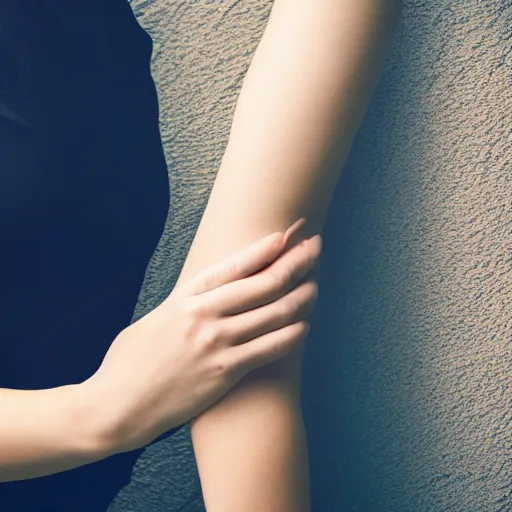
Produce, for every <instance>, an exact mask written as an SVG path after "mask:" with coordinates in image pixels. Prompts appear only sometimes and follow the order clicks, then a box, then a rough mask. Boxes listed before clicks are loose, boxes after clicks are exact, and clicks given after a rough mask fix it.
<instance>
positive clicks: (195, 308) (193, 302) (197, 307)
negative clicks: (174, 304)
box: [185, 296, 207, 319]
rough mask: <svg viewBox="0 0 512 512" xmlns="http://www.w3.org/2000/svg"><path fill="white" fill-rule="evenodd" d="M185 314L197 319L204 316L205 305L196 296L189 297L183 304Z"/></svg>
mask: <svg viewBox="0 0 512 512" xmlns="http://www.w3.org/2000/svg"><path fill="white" fill-rule="evenodd" d="M185 313H186V314H187V316H188V317H190V318H193V319H199V318H202V317H204V316H206V313H207V311H206V305H205V304H204V302H203V301H202V300H201V299H200V298H199V297H197V296H194V297H190V298H189V299H188V300H187V301H186V304H185Z"/></svg>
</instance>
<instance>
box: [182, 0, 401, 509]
mask: <svg viewBox="0 0 512 512" xmlns="http://www.w3.org/2000/svg"><path fill="white" fill-rule="evenodd" d="M399 11H400V2H398V1H391V0H387V1H385V0H359V1H358V2H354V1H353V0H315V1H314V2H313V1H311V0H275V2H274V6H273V11H272V14H271V17H270V20H269V23H268V25H267V28H266V30H265V33H264V35H263V38H262V40H261V43H260V45H259V46H258V48H257V50H256V52H255V55H254V57H253V60H252V62H251V66H250V68H249V71H248V73H247V75H246V77H245V81H244V84H243V87H242V90H241V93H240V97H239V100H238V103H237V107H236V110H235V115H234V119H233V124H232V129H231V134H230V138H229V143H228V147H227V149H226V152H225V155H224V158H223V160H222V164H221V167H220V169H219V172H218V175H217V178H216V181H215V184H214V187H213V190H212V193H211V196H210V199H209V202H208V205H207V208H206V210H205V213H204V215H203V218H202V220H201V223H200V226H199V228H198V232H197V234H196V237H195V239H194V242H193V244H192V247H191V249H190V252H189V255H188V257H187V260H186V262H185V265H184V268H183V270H182V273H181V275H180V279H179V282H181V281H186V280H187V279H189V278H190V277H192V276H193V275H195V274H196V273H198V272H199V271H201V270H203V269H204V268H206V267H207V266H209V265H210V264H212V263H214V262H216V261H219V260H220V259H222V258H224V257H225V256H227V255H229V254H232V253H234V252H235V251H237V250H239V249H241V248H242V247H244V246H245V245H248V244H250V243H252V242H254V241H255V240H257V239H258V238H260V237H262V236H265V235H267V234H269V233H272V232H274V231H276V230H285V229H286V228H287V226H289V225H290V224H291V223H292V222H293V221H295V220H296V219H297V218H299V217H303V216H304V217H306V218H307V219H308V221H309V233H308V234H313V233H315V232H320V231H321V229H322V226H323V223H324V220H325V216H326V213H327V210H328V207H329V203H330V200H331V196H332V193H333V191H334V188H335V185H336V182H337V180H338V177H339V172H340V170H341V167H342V165H343V162H344V160H345V158H346V156H347V153H348V151H349V149H350V145H351V143H352V140H353V138H354V136H355V133H356V131H357V128H358V126H359V124H360V121H361V119H362V117H363V115H364V112H365V110H366V107H367V104H368V102H369V99H370V96H371V94H372V92H373V90H374V88H375V85H376V83H377V79H378V77H379V75H380V72H381V69H382V65H383V62H384V57H385V55H386V51H387V48H388V47H389V42H390V40H391V38H392V34H393V31H394V28H395V25H396V21H397V19H398V16H399ZM300 367H301V354H300V353H298V352H297V353H295V354H292V355H290V356H289V357H287V358H284V359H282V360H281V361H278V362H276V363H274V364H272V365H269V366H267V367H264V368H261V369H259V370H257V371H255V372H253V373H252V374H250V375H248V376H247V377H246V378H245V379H243V380H242V381H241V382H240V383H239V384H238V385H237V386H236V387H235V388H234V389H233V390H232V391H231V392H230V393H229V394H228V395H227V396H226V397H225V398H224V399H223V400H222V401H220V402H219V403H217V404H216V405H215V406H213V407H212V408H210V409H209V410H208V411H206V412H204V413H203V414H201V415H200V416H199V417H197V418H196V419H195V421H194V422H193V423H192V439H193V443H194V450H195V453H196V459H197V463H198V468H199V473H200V477H201V484H202V488H203V493H204V498H205V503H206V506H207V509H208V511H209V512H231V511H233V512H234V511H237V512H243V511H246V510H247V511H249V510H250V511H251V512H257V511H260V510H261V511H265V512H273V511H275V512H277V511H279V512H287V511H289V512H292V511H293V512H306V511H308V510H309V502H308V501H309V494H308V493H309V487H308V481H307V478H308V468H307V447H306V442H305V436H304V430H303V425H302V418H301V413H300V405H299V404H300V401H299V390H300Z"/></svg>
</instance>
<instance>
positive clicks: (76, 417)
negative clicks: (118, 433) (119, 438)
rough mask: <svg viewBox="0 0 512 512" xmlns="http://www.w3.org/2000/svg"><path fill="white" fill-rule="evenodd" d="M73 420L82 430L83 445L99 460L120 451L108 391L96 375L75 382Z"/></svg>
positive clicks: (82, 446) (84, 449)
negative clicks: (96, 378) (103, 387)
mask: <svg viewBox="0 0 512 512" xmlns="http://www.w3.org/2000/svg"><path fill="white" fill-rule="evenodd" d="M73 402H74V404H73V407H72V410H73V413H72V414H73V421H72V422H73V423H74V424H75V425H76V426H77V430H78V431H79V432H80V434H79V440H78V441H77V442H79V443H81V449H82V450H83V451H84V452H85V453H87V454H89V455H90V456H92V457H94V458H97V460H100V459H103V458H106V457H109V456H111V455H114V454H115V453H118V452H119V451H120V450H119V447H118V444H117V442H116V437H115V436H114V435H113V433H114V431H115V422H114V418H113V415H112V414H110V413H109V407H108V404H107V403H105V395H104V393H102V390H101V389H100V388H99V386H98V383H97V382H96V380H95V379H93V378H92V377H91V378H89V379H87V380H85V381H84V382H82V383H80V384H76V385H74V397H73Z"/></svg>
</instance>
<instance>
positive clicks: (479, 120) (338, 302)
mask: <svg viewBox="0 0 512 512" xmlns="http://www.w3.org/2000/svg"><path fill="white" fill-rule="evenodd" d="M132 6H133V8H134V11H135V13H136V15H137V17H138V19H139V21H140V23H141V24H142V25H143V26H144V28H146V30H148V32H149V33H150V34H151V36H152V37H153V39H154V44H155V46H154V61H153V71H154V77H155V80H156V83H157V87H158V91H159V98H160V102H161V130H162V137H163V142H164V146H165V153H166V157H167V161H168V165H169V175H170V179H171V193H172V199H171V209H170V214H169V219H168V224H167V228H166V231H165V233H164V236H163V237H162V240H161V243H160V244H159V246H158V248H157V251H156V252H155V255H154V257H153V259H152V261H151V264H150V266H149V268H148V273H147V276H146V281H145V284H144V287H143V290H142V292H141V295H140V300H139V306H138V309H137V312H136V316H137V315H140V314H143V313H145V312H146V311H148V310H150V309H151V308H152V307H154V306H155V305H156V304H157V303H158V302H159V301H160V300H161V299H162V298H163V297H164V296H165V294H166V293H167V292H168V291H169V289H170V287H171V286H172V284H173V283H174V281H175V279H176V278H177V275H178V272H179V269H180V268H181V265H182V264H183V261H184V258H185V256H186V253H187V250H188V247H189V245H190V243H191V241H192V238H193V236H194V233H195V230H196V228H197V225H198V223H199V220H200V216H201V214H202V211H203V209H204V207H205V205H206V201H207V199H208V194H209V192H210V189H211V186H212V185H213V181H214V178H215V172H216V170H217V169H218V167H219V165H220V159H221V157H222V154H223V151H224V148H225V146H226V143H227V138H228V136H229V128H230V123H231V119H232V115H233V111H234V108H235V103H236V100H237V97H238V93H239V91H240V86H241V81H242V79H243V77H244V75H245V73H246V71H247V68H248V66H249V64H250V59H251V56H252V54H253V52H254V50H255V49H256V46H257V44H258V42H259V40H260V37H261V35H262V33H263V30H264V28H265V25H266V22H267V19H268V15H269V13H270V9H271V7H272V2H271V1H270V0H264V1H263V0H243V1H238V0H225V1H219V0H217V1H214V0H210V1H205V0H196V1H191V0H189V1H186V0H175V1H174V0H173V1H166V0H154V1H143V0H133V2H132ZM511 65H512V0H494V1H493V0H489V1H486V0H481V1H478V0H465V1H463V0H458V1H455V0H454V1H448V0H432V1H429V2H425V1H423V0H409V1H406V7H405V12H404V16H403V20H402V23H401V26H400V28H399V31H398V34H397V37H396V40H395V43H394V46H393V49H392V52H391V54H390V55H389V59H388V62H387V66H386V70H385V73H384V76H383V78H382V80H381V82H380V84H379V87H378V90H377V92H376V94H375V97H374V99H373V102H372V104H371V106H370V109H369V111H368V113H367V116H366V118H365V120H364V123H363V126H362V128H361V130H360V132H359V134H358V136H357V138H356V141H355V143H354V146H353V150H352V152H351V154H350V157H349V160H348V162H347V164H346V166H345V170H344V173H343V176H342V178H341V181H340V183H339V186H338V188H337V190H336V194H335V197H334V200H333V203H332V206H331V210H330V213H329V217H328V220H327V224H326V228H325V231H324V237H325V244H324V257H323V258H324V259H323V263H322V269H321V271H322V272H321V276H320V298H319V302H318V305H317V309H316V312H315V315H314V317H313V327H312V331H311V334H310V336H309V341H308V347H307V351H306V357H305V365H304V378H303V389H304V391H303V397H304V414H305V419H306V424H307V427H308V435H309V445H310V460H311V477H312V499H313V511H314V512H345V511H355V510H357V511H361V512H373V511H375V512H386V511H393V512H399V511H400V512H409V511H410V512H423V511H435V512H448V511H454V512H466V511H468V512H477V511H484V512H487V511H512V457H511V456H512V423H511V403H512V402H511V397H510V389H511V387H512V386H511V384H512V382H511V371H510V368H511V363H512V352H511V346H512V313H511V312H512V272H511V268H512V237H511V235H512V168H511V167H512V164H511V146H512V144H511V143H512V130H511V127H512V122H511V121H512V74H511ZM202 510H204V506H203V504H202V499H201V493H200V487H199V480H198V476H197V471H196V467H195V463H194V456H193V451H192V447H191V444H190V437H189V432H188V430H187V429H185V430H182V431H181V432H180V433H178V434H177V435H176V436H175V437H173V438H170V439H167V440H164V441H162V442H160V443H157V444H155V445H154V446H152V447H151V448H150V449H148V450H146V452H145V453H144V454H143V456H142V457H141V458H140V459H139V462H138V464H137V466H136V468H135V470H134V473H133V477H132V483H131V484H130V485H129V486H127V487H126V488H125V489H124V490H123V491H122V492H121V493H120V494H119V496H118V498H117V500H116V501H115V502H114V504H113V505H112V506H111V511H113V512H118V511H123V512H131V511H141V512H142V511H145V512H152V511H167V512H178V511H181V512H196V511H202Z"/></svg>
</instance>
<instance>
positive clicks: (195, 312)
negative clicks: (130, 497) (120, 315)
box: [84, 219, 321, 454]
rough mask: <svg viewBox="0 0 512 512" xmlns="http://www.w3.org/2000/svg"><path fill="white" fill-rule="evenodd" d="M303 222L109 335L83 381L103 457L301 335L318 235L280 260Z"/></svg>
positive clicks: (132, 444) (184, 415)
mask: <svg viewBox="0 0 512 512" xmlns="http://www.w3.org/2000/svg"><path fill="white" fill-rule="evenodd" d="M303 224H304V220H303V219H300V220H299V221H297V222H296V223H295V224H294V225H293V226H292V227H291V228H290V229H289V230H288V231H287V232H286V233H285V234H284V235H283V234H282V233H276V234H273V235H271V236H268V237H266V238H264V239H262V240H260V241H258V242H256V243H255V244H252V245H251V246H249V247H248V248H246V249H244V250H242V251H240V252H239V253H237V254H235V255H234V256H232V257H230V258H227V259H226V260H224V261H221V262H220V263H218V264H216V265H214V266H212V267H210V268H208V269H207V270H206V271H204V272H202V273H201V274H199V275H198V276H196V277H195V278H194V279H192V280H191V281H189V282H187V283H185V284H183V285H181V286H179V287H177V288H175V289H174V290H173V291H172V292H171V294H170V295H169V296H168V297H167V298H166V299H165V300H164V301H163V302H162V303H161V304H160V305H159V306H157V307H156V308H155V309H154V310H153V311H151V312H150V313H149V314H147V315H146V316H144V317H143V318H141V319H139V320H138V321H137V322H135V323H133V324H131V325H130V326H128V327H127V328H126V329H124V330H123V331H122V332H121V333H120V334H119V335H118V336H117V337H116V339H115V340H114V342H113V343H112V345H111V346H110V348H109V350H108V352H107V354H106V356H105V358H104V360H103V362H102V364H101V366H100V368H99V369H98V370H97V372H96V373H95V374H94V375H93V376H92V377H91V378H90V379H88V380H87V381H86V382H84V385H86V386H88V387H89V390H93V394H95V396H96V397H97V400H98V401H99V402H101V404H104V405H102V406H101V407H102V411H103V412H102V415H103V418H104V419H106V422H105V424H106V425H107V426H106V432H104V435H105V436H106V437H107V438H108V440H107V445H108V446H109V449H111V453H112V454H113V453H119V452H122V451H128V450H132V449H136V448H139V447H142V446H144V445H145V444H147V443H149V442H151V441H152V440H153V439H155V438H157V437H158V436H159V435H161V434H162V433H164V432H166V431H167V430H169V429H171V428H173V427H175V426H179V425H182V424H183V423H185V422H187V421H189V420H190V419H192V418H193V417H194V416H196V415H197V414H199V413H200V412H202V411H203V410H205V409H207V408H208V407H210V406H211V405H212V404H213V403H215V402H216V401H217V400H218V399H219V398H221V397H222V396H223V395H224V394H225V393H226V392H227V391H229V389H231V388H232V387H233V386H234V385H235V384H236V382H238V381H239V380H240V379H241V378H242V377H243V376H244V375H245V374H247V373H248V372H250V371H251V370H252V369H254V368H257V367H259V366H261V365H264V364H267V363H270V362H273V361H275V360H277V359H279V358H281V357H283V356H284V355H286V354H288V353H289V352H290V351H291V350H293V349H294V348H296V347H297V346H298V345H299V344H300V343H301V342H302V341H303V340H304V338H305V336H306V334H307V332H308V330H309V326H308V323H307V322H306V319H307V317H308V316H309V314H310V313H311V311H312V309H313V307H314V305H315V303H316V299H317V295H318V289H317V284H316V282H315V280H314V275H313V269H314V267H315V265H316V263H317V261H318V258H319V255H320V251H321V239H320V236H319V235H316V236H314V237H312V238H310V239H309V240H305V241H303V242H302V243H300V244H298V245H295V246H294V247H293V248H292V249H290V250H289V251H287V252H286V253H285V254H284V255H282V256H281V257H279V255H280V254H281V253H282V251H283V250H284V249H285V247H286V246H287V243H288V241H289V239H290V237H291V236H292V235H293V234H294V233H296V232H297V231H298V230H299V229H300V227H302V225H303ZM276 258H278V259H277V260H276Z"/></svg>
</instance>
